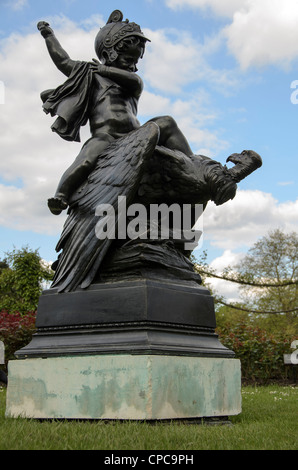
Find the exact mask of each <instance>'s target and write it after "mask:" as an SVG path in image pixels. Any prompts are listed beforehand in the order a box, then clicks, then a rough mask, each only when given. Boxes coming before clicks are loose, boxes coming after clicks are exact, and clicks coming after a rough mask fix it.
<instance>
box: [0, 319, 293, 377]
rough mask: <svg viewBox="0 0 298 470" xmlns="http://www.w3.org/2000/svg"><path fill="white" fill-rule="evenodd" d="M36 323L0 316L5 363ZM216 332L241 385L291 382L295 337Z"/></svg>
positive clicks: (243, 327) (251, 329)
mask: <svg viewBox="0 0 298 470" xmlns="http://www.w3.org/2000/svg"><path fill="white" fill-rule="evenodd" d="M35 319H36V313H34V312H32V313H28V314H26V315H21V314H20V313H7V312H0V340H1V341H3V342H4V345H5V359H6V363H7V361H9V360H11V359H14V358H15V356H14V353H15V351H17V350H18V349H21V348H22V347H24V346H26V345H27V344H28V343H29V342H30V341H31V338H32V335H33V333H34V332H35ZM216 331H217V334H218V335H219V339H220V341H221V342H222V344H223V345H224V346H226V347H227V348H229V349H231V350H233V351H234V352H235V354H236V358H238V359H240V360H241V369H242V378H243V381H245V382H255V383H269V382H270V381H273V380H275V381H276V380H279V381H284V380H286V379H288V378H289V379H292V378H293V367H289V368H286V367H285V365H284V362H283V355H284V354H290V353H291V352H293V351H292V350H291V347H290V346H291V343H292V341H294V340H295V339H297V337H296V338H289V337H286V338H285V337H284V336H283V335H282V334H279V335H277V334H269V333H267V332H266V331H265V330H264V329H261V328H259V327H256V326H252V325H247V324H245V323H239V324H233V325H225V326H221V327H218V328H217V330H216ZM296 367H297V366H296ZM4 369H6V368H4Z"/></svg>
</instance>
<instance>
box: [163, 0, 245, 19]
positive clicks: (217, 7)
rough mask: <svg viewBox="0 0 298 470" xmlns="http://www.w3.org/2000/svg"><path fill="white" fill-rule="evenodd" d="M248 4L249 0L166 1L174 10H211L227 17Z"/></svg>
mask: <svg viewBox="0 0 298 470" xmlns="http://www.w3.org/2000/svg"><path fill="white" fill-rule="evenodd" d="M248 3H249V0H224V1H223V0H166V4H167V6H168V7H170V8H173V9H174V10H176V9H181V8H184V7H189V8H202V9H212V10H213V11H214V13H216V14H217V15H220V16H228V17H230V16H233V14H234V12H235V11H237V10H239V9H241V8H243V7H245V6H246V5H247V4H248Z"/></svg>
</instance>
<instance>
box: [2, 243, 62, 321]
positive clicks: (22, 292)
mask: <svg viewBox="0 0 298 470" xmlns="http://www.w3.org/2000/svg"><path fill="white" fill-rule="evenodd" d="M5 255H6V258H5V260H4V261H2V262H0V268H1V269H0V311H1V310H6V311H7V312H20V313H22V314H25V313H27V312H34V311H35V310H36V308H37V304H38V299H39V296H40V294H41V291H42V283H43V282H44V281H49V280H51V279H52V278H53V271H52V270H51V269H50V268H49V267H48V266H47V265H46V263H44V262H43V260H42V259H41V257H40V255H39V253H38V250H35V251H32V250H30V249H29V248H28V247H25V248H22V249H21V250H13V251H11V252H8V253H6V254H5Z"/></svg>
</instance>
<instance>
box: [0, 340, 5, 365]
mask: <svg viewBox="0 0 298 470" xmlns="http://www.w3.org/2000/svg"><path fill="white" fill-rule="evenodd" d="M4 351H5V349H4V343H3V341H0V364H5V357H4Z"/></svg>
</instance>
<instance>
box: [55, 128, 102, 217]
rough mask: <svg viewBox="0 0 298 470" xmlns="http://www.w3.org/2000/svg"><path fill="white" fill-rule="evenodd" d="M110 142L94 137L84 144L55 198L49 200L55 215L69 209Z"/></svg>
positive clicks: (67, 171)
mask: <svg viewBox="0 0 298 470" xmlns="http://www.w3.org/2000/svg"><path fill="white" fill-rule="evenodd" d="M110 142H111V139H110V138H108V139H107V141H104V140H103V139H102V138H101V137H92V138H91V139H89V140H88V141H87V142H86V143H85V144H84V146H83V147H82V150H81V151H80V153H79V155H78V156H77V158H76V159H75V161H74V162H73V164H72V165H71V166H70V167H69V168H68V169H67V170H66V171H65V173H64V174H63V176H62V178H61V180H60V182H59V185H58V188H57V191H56V194H55V196H54V197H52V198H50V199H48V207H49V209H50V211H51V212H52V213H53V214H55V215H59V214H60V213H61V212H62V211H63V210H65V209H67V207H68V202H69V198H70V197H71V195H72V193H73V192H74V191H75V190H76V189H77V188H78V187H79V186H80V184H82V183H83V182H84V181H85V179H86V178H87V177H88V175H89V174H90V173H91V171H92V170H93V168H94V166H95V164H96V161H97V158H98V157H99V156H100V154H101V153H102V152H103V150H104V149H105V148H106V147H107V146H108V145H109V143H110Z"/></svg>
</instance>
